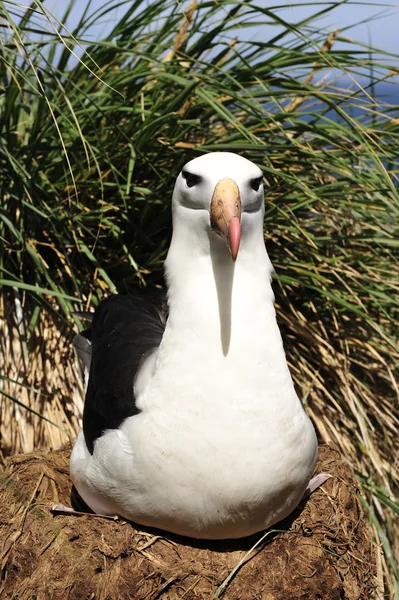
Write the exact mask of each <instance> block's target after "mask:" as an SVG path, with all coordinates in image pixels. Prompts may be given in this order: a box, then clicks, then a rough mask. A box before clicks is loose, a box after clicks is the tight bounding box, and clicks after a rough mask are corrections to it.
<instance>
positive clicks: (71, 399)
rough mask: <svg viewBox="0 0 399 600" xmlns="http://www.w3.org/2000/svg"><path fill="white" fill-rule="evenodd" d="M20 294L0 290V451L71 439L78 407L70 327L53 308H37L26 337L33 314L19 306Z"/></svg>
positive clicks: (55, 444) (79, 412)
mask: <svg viewBox="0 0 399 600" xmlns="http://www.w3.org/2000/svg"><path fill="white" fill-rule="evenodd" d="M19 298H20V296H19V295H18V294H17V293H16V292H11V293H10V294H7V295H5V294H2V295H0V373H1V374H2V376H3V377H4V379H1V380H0V392H1V393H0V415H1V418H0V451H1V453H2V454H3V455H8V454H10V453H20V452H32V451H33V450H38V449H41V450H53V449H55V448H58V447H59V446H61V445H62V444H65V442H67V441H68V440H72V439H74V438H75V436H76V434H77V431H78V429H79V423H80V418H81V416H82V410H83V389H82V382H81V376H80V371H79V365H78V362H77V360H76V358H75V356H74V353H73V349H72V344H71V330H70V328H69V327H68V325H67V324H65V323H63V321H62V320H61V319H60V318H57V317H56V316H55V314H54V313H50V312H47V311H45V310H41V311H40V314H39V315H38V318H37V322H36V326H35V328H34V330H33V332H32V334H31V335H30V336H29V338H28V324H29V322H30V320H31V317H32V314H31V312H30V310H29V302H27V303H26V305H25V306H24V307H22V306H21V307H19V301H20V300H19ZM19 308H21V310H22V309H23V312H20V310H19ZM19 316H21V317H22V319H21V320H20V321H19V322H18V317H19ZM35 413H36V414H35Z"/></svg>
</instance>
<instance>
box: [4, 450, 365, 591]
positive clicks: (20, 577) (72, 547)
mask: <svg viewBox="0 0 399 600" xmlns="http://www.w3.org/2000/svg"><path fill="white" fill-rule="evenodd" d="M69 454H70V449H64V450H61V451H58V452H52V453H49V454H38V453H36V454H25V455H17V456H14V457H12V458H10V459H8V461H7V464H6V467H5V469H4V470H3V472H2V477H1V486H0V563H1V582H0V595H1V597H3V598H13V599H14V600H16V599H17V598H18V600H24V599H28V598H29V599H32V598H35V599H36V600H42V599H43V600H44V599H47V598H48V599H54V598H62V599H64V598H65V599H66V598H79V599H96V600H97V599H98V600H103V599H104V600H105V599H123V598H133V599H135V600H155V599H159V598H160V599H163V600H174V599H177V598H184V599H185V600H194V599H200V598H201V599H204V598H206V599H210V598H219V597H222V596H223V598H225V599H235V600H301V599H303V600H305V599H306V600H311V599H313V598H320V599H323V600H342V599H347V600H358V599H367V600H368V599H369V598H372V597H373V591H374V589H375V571H376V568H375V564H376V548H375V546H374V544H373V542H372V540H371V534H370V531H369V528H368V524H367V520H366V518H365V517H364V515H363V513H362V509H361V505H360V502H359V498H358V496H359V494H358V490H357V488H356V483H355V480H354V478H353V475H352V474H351V472H350V470H349V468H348V467H347V465H346V464H345V463H344V462H343V460H342V459H341V458H340V456H339V454H338V453H337V452H336V451H335V450H332V449H331V448H328V447H321V448H320V460H319V463H318V465H317V469H316V472H320V471H326V472H328V473H330V474H331V475H333V478H331V479H329V480H328V481H327V482H326V483H325V484H323V486H322V488H320V489H318V490H317V491H315V492H314V493H313V494H312V495H311V496H310V498H309V499H308V500H307V501H306V502H305V503H304V504H303V505H302V506H301V507H300V508H298V509H297V510H296V511H295V513H294V514H293V515H291V517H290V518H289V519H286V520H285V521H283V522H281V523H279V524H278V526H276V528H275V529H278V530H280V532H270V533H269V534H268V535H267V536H266V537H265V538H264V539H263V541H262V542H261V543H260V544H259V545H258V546H257V547H256V548H255V549H253V550H252V551H250V550H251V548H253V546H254V544H256V542H258V541H259V540H260V538H261V537H262V535H264V534H257V535H255V536H252V537H251V538H246V539H245V540H239V541H227V542H197V541H195V540H190V539H188V538H179V537H178V536H174V535H169V534H165V533H163V532H160V531H155V530H152V531H150V530H144V529H142V528H140V527H137V528H136V527H135V526H134V525H132V524H131V523H128V522H125V521H123V520H120V521H109V520H105V519H100V518H94V517H87V516H83V517H73V516H52V514H51V513H50V510H49V509H50V507H51V506H52V505H53V504H55V503H63V504H67V505H70V489H71V483H70V480H69V477H68V470H69ZM248 551H250V552H249V554H248ZM240 561H241V563H242V564H241V566H240V567H239V568H238V569H237V570H236V571H235V574H234V575H233V576H232V577H231V578H230V580H229V581H228V582H227V583H226V578H228V577H229V575H230V574H231V573H232V571H233V570H234V569H235V568H236V567H237V565H238V564H239V563H240ZM223 582H225V586H224V587H223V589H222V588H221V587H220V586H221V585H222V584H223Z"/></svg>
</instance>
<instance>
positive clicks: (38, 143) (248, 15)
mask: <svg viewBox="0 0 399 600" xmlns="http://www.w3.org/2000/svg"><path fill="white" fill-rule="evenodd" d="M339 4H340V3H338V5H339ZM117 6H118V12H117V15H118V18H117V20H115V21H112V22H111V21H110V19H111V18H112V17H113V16H114V15H115V9H116V7H117ZM73 7H74V2H70V3H69V4H68V5H67V7H66V8H65V14H64V15H63V16H62V17H61V19H60V20H59V21H57V20H56V19H54V18H53V17H52V16H51V15H50V14H49V13H48V12H47V9H46V7H45V5H43V4H42V3H41V2H39V0H34V2H33V3H32V5H31V6H30V8H29V9H26V11H25V12H24V10H25V9H23V8H21V5H20V4H18V3H14V2H0V12H1V15H2V20H1V27H2V43H1V55H0V138H1V139H0V190H1V205H0V236H1V239H2V244H1V246H0V265H1V275H0V277H1V280H0V284H1V285H2V289H3V294H2V325H3V332H4V334H3V336H2V348H3V359H2V361H3V362H2V365H1V368H2V372H3V379H2V382H1V387H0V389H1V391H2V394H3V396H2V400H1V402H2V415H3V416H2V422H1V424H0V426H1V428H2V429H1V433H2V436H3V451H5V452H8V451H10V450H11V449H13V450H27V449H30V447H33V446H37V445H42V446H46V445H48V446H54V445H56V444H57V443H60V442H61V441H62V440H63V439H65V438H66V437H67V436H73V434H74V432H75V431H76V428H77V425H78V418H79V414H80V411H81V398H80V397H78V396H79V394H78V396H77V395H76V383H75V381H76V382H77V381H79V374H78V373H77V371H76V369H77V367H76V365H75V364H74V362H73V360H72V359H71V356H70V350H69V340H68V332H70V330H71V328H72V326H73V325H74V321H75V320H76V317H71V312H72V311H73V310H76V309H78V310H81V309H84V308H86V307H88V306H89V305H95V304H96V303H97V302H98V300H99V299H100V298H101V297H103V296H104V295H105V294H108V293H109V292H110V291H115V290H118V291H125V290H130V289H133V288H135V287H137V286H141V287H143V286H148V287H153V286H155V285H162V262H163V259H164V257H165V253H166V250H167V247H168V240H169V236H170V214H169V199H170V196H171V192H172V189H173V184H174V179H175V177H176V174H177V173H178V171H179V169H180V168H181V166H182V165H183V164H184V163H185V162H186V161H187V160H189V159H190V158H193V157H194V156H197V155H199V154H200V153H203V152H208V151H213V150H227V151H233V152H239V153H241V154H244V155H245V156H247V157H248V158H249V159H251V160H253V161H254V162H256V163H257V164H258V165H259V166H260V167H261V168H262V169H263V171H264V173H265V180H266V218H265V236H266V241H267V248H268V251H269V254H270V256H271V259H272V262H273V264H274V266H275V268H276V276H275V286H274V287H275V292H276V304H277V310H278V315H279V320H280V325H281V326H282V329H283V335H284V340H285V346H286V350H287V354H288V358H289V363H290V367H291V370H292V373H293V377H294V379H295V382H296V384H297V386H298V388H299V394H300V396H301V397H302V398H303V399H304V401H305V403H306V406H307V410H308V412H309V413H310V414H311V416H312V418H313V420H314V422H315V424H316V426H317V428H318V432H319V436H320V438H321V439H322V440H323V441H328V442H333V443H335V444H336V445H338V447H339V448H340V449H341V451H342V452H343V453H344V454H345V456H346V457H347V458H348V460H349V461H350V462H351V463H352V465H353V466H354V467H356V469H357V470H358V472H359V477H360V481H361V482H363V489H364V491H365V497H366V500H367V506H368V509H369V513H370V518H371V520H372V521H373V522H374V524H375V527H376V531H378V534H379V537H380V540H381V543H382V545H383V547H384V550H385V559H384V561H383V563H382V565H381V573H382V574H381V577H384V576H385V575H384V573H385V574H386V573H388V572H389V573H390V581H393V583H392V584H389V583H387V585H388V587H389V586H391V587H390V589H391V591H392V590H393V589H394V586H395V585H396V590H398V579H399V574H398V571H397V563H398V552H399V549H398V546H397V532H398V525H397V518H396V516H397V511H398V501H397V500H396V499H395V497H396V496H397V490H398V480H399V465H398V461H397V457H398V455H399V454H398V449H399V448H398V447H399V442H398V428H399V409H398V401H399V400H398V386H397V381H398V374H399V341H398V322H399V314H398V302H397V293H398V290H399V260H398V258H399V256H398V255H399V242H398V240H399V220H398V216H399V195H398V161H397V147H398V134H399V118H398V117H399V106H398V104H397V103H395V101H392V100H391V101H390V102H389V101H388V99H387V98H385V97H383V96H382V95H380V94H381V90H382V87H381V86H382V85H383V84H384V83H387V82H391V85H392V87H391V88H390V89H391V90H392V95H394V94H395V87H394V83H395V81H397V78H396V76H397V64H398V56H393V55H389V54H387V53H386V52H383V51H380V50H378V49H376V48H372V47H370V46H365V45H363V46H362V45H359V44H355V43H354V42H352V41H351V39H350V38H348V37H347V32H346V31H344V32H342V31H341V32H340V31H326V29H325V27H323V26H322V23H323V22H322V21H320V19H322V18H324V17H325V16H326V15H329V14H330V13H331V12H332V11H334V10H335V9H336V7H337V3H336V2H331V3H330V2H325V3H319V4H314V5H313V9H312V10H313V14H312V15H311V16H308V17H306V18H305V17H304V18H303V19H302V20H300V21H299V22H292V21H288V20H286V17H287V14H289V13H287V12H286V11H284V6H282V5H281V6H274V7H269V8H265V7H263V5H259V6H258V4H257V3H255V2H252V1H250V2H229V1H222V2H219V3H214V2H201V3H196V2H195V0H193V1H192V2H191V3H188V4H184V5H180V4H178V3H175V2H172V1H166V2H165V1H164V0H162V1H160V0H158V1H156V0H155V1H153V2H151V3H146V4H144V3H142V2H130V1H129V2H119V3H115V2H108V3H104V5H103V6H102V7H101V8H99V9H97V10H92V9H91V6H90V3H89V2H88V3H87V6H86V7H85V9H84V11H83V13H82V16H81V18H80V20H79V22H78V23H77V24H75V25H74V26H68V19H69V18H70V13H71V11H72V8H73ZM107 21H110V24H109V25H107V26H104V31H103V32H102V34H101V36H100V35H97V37H96V38H95V39H94V40H93V39H92V33H93V31H94V29H93V27H95V26H96V25H97V24H98V23H106V22H107ZM63 23H64V24H65V25H63ZM254 27H256V34H255V33H254V31H255V30H254ZM96 31H97V30H96ZM52 328H53V329H52ZM50 331H52V332H53V333H51V334H50V333H49V332H50ZM50 338H51V342H50ZM60 339H61V340H64V341H63V342H61V343H60ZM32 361H33V362H32ZM33 364H34V365H36V367H35V368H32V365H33ZM60 365H61V372H60ZM65 365H68V366H65ZM12 380H14V381H12ZM65 382H66V383H65ZM13 397H14V398H16V399H18V400H19V401H20V402H22V403H23V404H24V405H25V406H28V407H30V408H31V409H32V410H33V411H36V412H39V413H41V414H43V415H44V416H46V418H47V419H48V420H50V421H53V422H54V421H55V422H56V423H57V424H58V425H59V426H60V427H62V429H63V430H64V431H63V432H62V431H61V430H58V429H57V432H58V433H56V434H55V433H54V430H55V429H56V428H54V426H53V425H52V424H50V423H48V421H45V422H43V423H42V422H41V421H40V419H39V417H37V416H36V415H35V414H34V413H33V412H31V413H30V412H29V411H28V410H26V409H25V408H23V407H21V406H20V405H17V404H15V403H13V402H12V398H13ZM7 411H8V413H7ZM7 414H8V416H7ZM38 419H39V420H38ZM10 432H11V433H10ZM63 436H64V437H63ZM395 459H396V460H395ZM386 581H388V579H387V580H386Z"/></svg>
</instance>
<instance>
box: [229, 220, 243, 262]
mask: <svg viewBox="0 0 399 600" xmlns="http://www.w3.org/2000/svg"><path fill="white" fill-rule="evenodd" d="M228 231H229V245H230V251H231V257H232V259H233V260H234V261H235V260H236V259H237V255H238V250H239V248H240V241H241V224H240V219H239V218H238V217H232V219H231V220H230V222H229V225H228Z"/></svg>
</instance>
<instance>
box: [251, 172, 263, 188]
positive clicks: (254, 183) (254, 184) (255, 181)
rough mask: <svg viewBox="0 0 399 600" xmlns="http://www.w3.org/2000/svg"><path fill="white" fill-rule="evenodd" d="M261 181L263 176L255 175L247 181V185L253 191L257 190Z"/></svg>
mask: <svg viewBox="0 0 399 600" xmlns="http://www.w3.org/2000/svg"><path fill="white" fill-rule="evenodd" d="M262 181H263V176H261V177H255V178H254V179H251V181H250V182H249V185H250V186H251V188H252V189H253V190H254V191H255V192H258V191H259V188H260V186H261V185H262Z"/></svg>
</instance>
